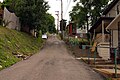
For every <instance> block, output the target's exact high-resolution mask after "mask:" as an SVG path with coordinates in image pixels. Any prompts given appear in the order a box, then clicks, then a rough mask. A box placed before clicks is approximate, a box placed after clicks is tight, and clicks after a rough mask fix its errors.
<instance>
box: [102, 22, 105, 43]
mask: <svg viewBox="0 0 120 80" xmlns="http://www.w3.org/2000/svg"><path fill="white" fill-rule="evenodd" d="M104 23H105V22H104V21H103V20H102V42H104V41H105V39H104V36H105V35H104Z"/></svg>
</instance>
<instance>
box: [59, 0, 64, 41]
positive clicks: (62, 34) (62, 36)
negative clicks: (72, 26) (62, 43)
mask: <svg viewBox="0 0 120 80" xmlns="http://www.w3.org/2000/svg"><path fill="white" fill-rule="evenodd" d="M60 1H61V23H62V24H61V27H60V28H61V39H63V38H64V32H63V0H60Z"/></svg>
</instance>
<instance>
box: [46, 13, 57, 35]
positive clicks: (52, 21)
mask: <svg viewBox="0 0 120 80" xmlns="http://www.w3.org/2000/svg"><path fill="white" fill-rule="evenodd" d="M46 24H48V28H47V29H48V32H49V33H56V28H55V19H54V17H53V16H52V15H51V14H49V13H47V15H46Z"/></svg>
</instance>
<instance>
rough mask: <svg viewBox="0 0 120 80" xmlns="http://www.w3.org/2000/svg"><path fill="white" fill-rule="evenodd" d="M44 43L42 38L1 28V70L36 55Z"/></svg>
mask: <svg viewBox="0 0 120 80" xmlns="http://www.w3.org/2000/svg"><path fill="white" fill-rule="evenodd" d="M42 43H43V41H42V39H41V38H34V37H32V36H30V35H28V34H26V33H23V32H19V31H16V30H10V29H7V28H4V27H0V70H1V69H4V68H6V67H9V66H11V65H12V64H14V63H16V62H18V61H20V60H22V59H26V58H27V57H29V56H31V55H32V54H34V53H36V52H37V51H38V50H39V49H40V48H41V46H42Z"/></svg>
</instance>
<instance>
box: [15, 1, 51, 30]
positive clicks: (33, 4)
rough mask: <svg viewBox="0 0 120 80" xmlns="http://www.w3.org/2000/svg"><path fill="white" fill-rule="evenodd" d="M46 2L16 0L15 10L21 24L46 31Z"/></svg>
mask: <svg viewBox="0 0 120 80" xmlns="http://www.w3.org/2000/svg"><path fill="white" fill-rule="evenodd" d="M48 9H49V6H48V3H47V2H45V1H44V0H16V4H15V12H16V14H17V15H18V16H19V17H20V21H21V24H22V26H26V25H27V26H29V28H30V29H35V28H36V29H37V30H38V32H39V30H42V31H43V32H46V27H47V25H46V24H45V22H46V21H45V19H46V12H47V10H48Z"/></svg>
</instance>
